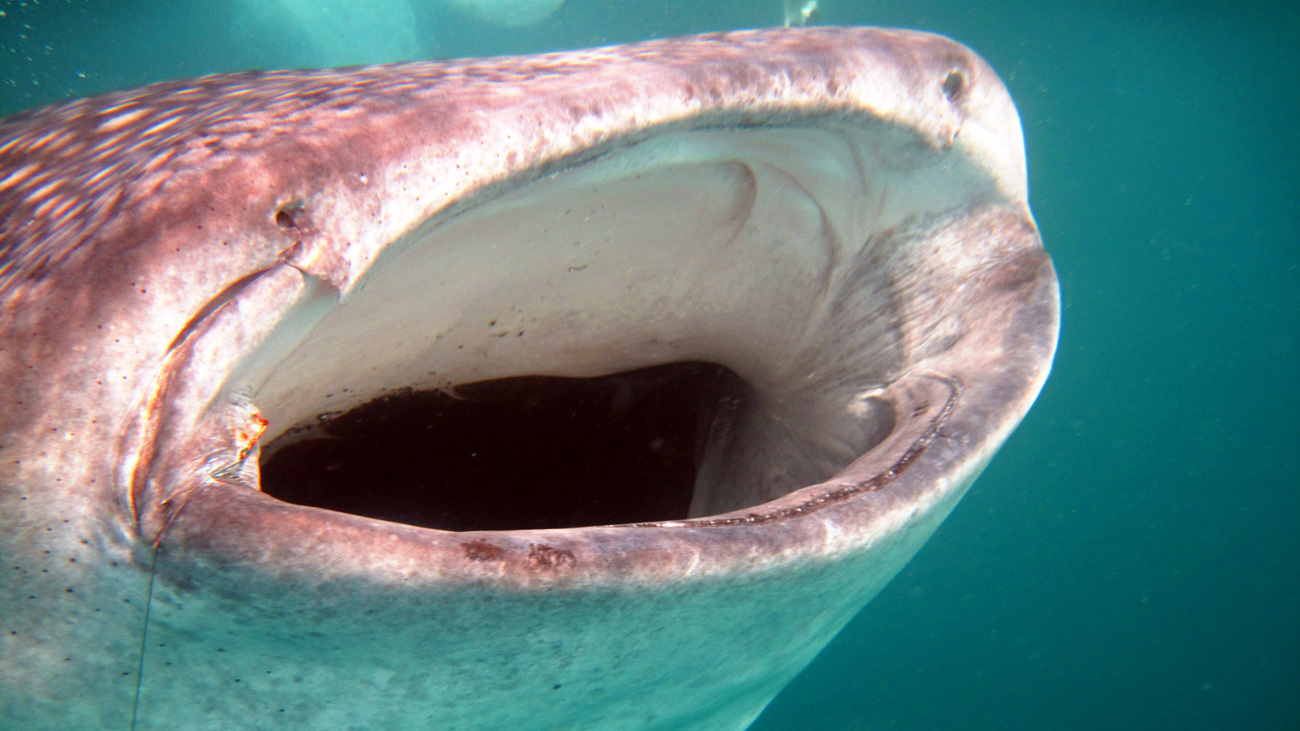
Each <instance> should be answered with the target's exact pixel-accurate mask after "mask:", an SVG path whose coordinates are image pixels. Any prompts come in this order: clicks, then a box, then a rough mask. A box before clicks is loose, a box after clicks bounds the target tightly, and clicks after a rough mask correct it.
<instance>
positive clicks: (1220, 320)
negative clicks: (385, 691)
mask: <svg viewBox="0 0 1300 731" xmlns="http://www.w3.org/2000/svg"><path fill="white" fill-rule="evenodd" d="M234 7H235V5H234V3H233V2H232V3H218V2H213V1H211V0H208V1H206V2H176V3H162V2H144V1H143V0H141V1H137V2H118V3H111V4H110V3H89V2H79V1H78V2H63V1H62V0H60V1H59V2H44V3H39V4H38V3H35V2H31V1H29V2H26V3H20V2H0V10H3V11H4V13H5V15H4V16H3V17H0V113H9V112H13V111H17V110H18V109H21V108H25V107H27V106H30V105H33V104H37V103H42V102H46V101H52V100H55V99H59V98H64V97H66V96H81V95H85V94H89V93H93V92H96V91H102V90H106V89H111V88H119V87H123V86H129V85H134V84H139V83H144V82H147V81H152V80H157V79H160V78H171V77H176V76H187V75H194V74H201V73H209V72H214V71H220V70H231V69H238V68H248V67H275V66H295V65H302V63H304V62H303V61H301V60H300V59H303V58H306V57H310V56H313V54H315V55H317V56H318V55H319V54H322V53H326V54H328V53H331V49H321V48H320V47H319V46H317V47H311V48H309V47H308V46H309V44H308V41H307V40H306V39H305V36H304V35H303V33H302V32H301V31H299V30H297V29H296V28H295V27H294V26H293V25H292V24H290V23H288V22H287V21H286V22H272V23H263V24H257V23H250V22H249V19H248V18H247V17H241V15H240V13H241V12H242V11H239V10H232V8H234ZM1288 8H1289V6H1288V5H1286V4H1279V5H1277V6H1266V5H1260V4H1253V5H1251V4H1246V3H1214V2H1200V3H1187V2H1184V3H1178V2H1166V3H1154V2H1149V3H1131V2H1130V3H1121V2H1073V3H1049V2H973V3H972V2H967V3H953V2H915V1H913V2H901V1H900V2H857V3H852V2H847V1H845V0H840V1H839V2H836V1H835V0H824V2H822V3H821V16H820V20H821V21H822V22H825V23H832V24H879V25H898V26H905V27H913V28H921V29H926V30H932V31H937V32H941V33H944V34H947V35H951V36H953V37H955V38H957V39H959V40H961V41H963V42H965V43H967V44H969V45H971V46H972V47H973V48H975V49H976V50H977V51H979V52H980V53H981V54H982V55H984V57H985V58H987V59H988V60H989V61H990V63H992V64H993V66H994V67H995V68H997V69H998V70H999V71H1000V72H1001V73H1002V75H1003V77H1004V79H1005V80H1006V82H1007V84H1008V86H1009V88H1010V89H1011V92H1012V94H1013V96H1014V97H1015V99H1016V101H1017V104H1018V106H1019V109H1020V112H1021V116H1022V119H1023V122H1024V127H1025V135H1026V143H1027V147H1028V155H1029V166H1030V186H1031V196H1032V202H1033V206H1034V211H1035V214H1036V216H1037V219H1038V222H1039V225H1040V227H1041V229H1042V232H1043V238H1044V241H1045V243H1046V246H1047V248H1048V249H1049V251H1050V252H1051V254H1052V256H1053V258H1054V260H1055V262H1056V266H1057V269H1058V272H1059V274H1060V277H1061V282H1062V288H1063V294H1064V305H1065V308H1064V312H1063V317H1064V323H1063V330H1062V336H1061V346H1060V350H1059V353H1058V356H1057V361H1056V366H1055V370H1054V374H1053V376H1052V379H1051V380H1050V381H1049V382H1048V384H1047V387H1046V389H1045V390H1044V391H1043V394H1042V396H1041V398H1040V399H1039V401H1038V404H1037V405H1036V406H1035V408H1034V410H1033V411H1032V412H1031V413H1030V415H1029V417H1028V418H1027V419H1026V421H1025V423H1024V424H1023V425H1022V426H1021V428H1020V430H1019V431H1018V432H1017V433H1016V434H1015V435H1014V436H1013V437H1012V439H1011V441H1010V442H1009V443H1008V444H1007V446H1006V447H1005V448H1004V449H1003V452H1002V454H1001V455H999V457H998V458H997V459H996V460H995V461H994V463H993V464H992V466H991V467H990V468H989V469H988V471H987V472H986V473H985V475H984V477H982V478H981V480H980V481H979V482H978V483H977V484H976V486H975V488H974V489H973V490H972V491H971V493H970V494H969V495H968V496H967V497H966V498H965V500H964V501H963V502H962V504H961V505H960V506H959V507H958V508H957V510H956V511H955V512H954V513H953V515H952V516H951V517H950V518H949V520H948V521H947V522H946V523H945V524H944V526H943V527H942V529H941V530H940V531H939V533H938V534H937V535H936V536H935V537H934V539H932V540H931V542H930V543H929V544H928V545H927V546H926V548H925V549H924V550H922V552H921V553H920V555H918V557H917V558H916V559H915V560H914V561H913V562H912V564H911V565H909V566H908V568H907V569H905V570H904V571H903V573H902V574H900V575H899V577H898V578H897V579H895V581H894V582H893V584H891V585H890V586H889V587H888V588H887V589H886V590H885V591H884V592H883V593H882V594H881V596H880V597H878V598H877V599H876V600H875V601H874V602H873V603H872V604H870V605H869V606H868V607H867V608H866V609H865V610H864V611H863V612H862V614H861V615H860V616H859V617H858V618H857V619H856V620H854V622H853V623H851V624H850V625H849V627H848V628H847V629H846V630H845V631H844V632H843V633H842V634H841V635H840V637H838V638H837V639H836V640H835V641H834V642H833V643H832V644H831V645H830V647H829V648H828V649H827V650H826V651H825V652H824V653H823V655H822V656H821V657H820V658H819V659H818V660H817V661H816V662H814V664H813V665H812V666H810V667H809V668H808V670H807V671H805V672H804V673H803V675H802V676H800V677H799V678H798V679H797V680H796V681H795V682H794V683H793V684H792V685H791V686H790V687H789V688H787V689H786V691H785V692H784V693H783V694H782V695H781V696H779V697H778V698H777V700H776V701H775V702H774V703H773V704H772V706H771V707H770V708H769V709H768V711H767V712H766V713H765V714H764V716H763V717H762V718H761V719H760V720H759V722H758V723H757V724H756V726H755V728H756V729H760V730H761V731H785V730H791V731H792V730H794V729H832V730H839V729H844V730H848V729H931V728H1016V729H1038V728H1060V729H1070V728H1079V729H1085V728H1086V729H1093V728H1178V729H1196V728H1205V729H1223V728H1259V729H1271V728H1277V729H1281V728H1296V727H1297V726H1300V529H1298V528H1297V523H1300V521H1298V520H1297V518H1298V517H1300V464H1298V463H1300V427H1298V426H1297V419H1296V416H1295V415H1296V413H1297V411H1298V410H1300V386H1298V385H1297V384H1298V383H1300V366H1297V358H1298V357H1300V203H1297V191H1298V190H1300V141H1298V137H1297V134H1296V133H1297V129H1298V128H1300V127H1298V125H1297V122H1296V120H1297V119H1298V118H1300V91H1298V90H1300V64H1297V50H1296V49H1297V48H1300V23H1298V22H1297V20H1296V19H1295V18H1296V16H1297V14H1296V13H1295V12H1294V10H1289V9H1288ZM110 9H111V12H110ZM245 15H246V14H245ZM780 18H781V6H780V3H779V2H772V1H770V0H765V1H764V2H750V1H746V2H734V3H726V4H724V3H716V2H696V3H693V4H690V3H683V2H648V1H645V0H636V1H635V2H629V1H627V0H621V1H619V2H594V1H593V2H584V1H583V0H570V2H569V3H568V4H567V5H566V6H565V7H564V8H563V9H562V10H561V11H560V12H559V13H557V14H556V15H554V16H552V17H551V18H549V19H547V20H546V21H543V22H541V23H539V24H536V25H532V26H526V27H521V28H517V29H509V30H502V29H500V28H495V27H492V26H488V25H485V24H478V23H474V22H471V21H468V20H466V19H465V18H464V17H462V16H457V15H455V14H454V13H450V12H448V11H443V10H435V9H423V10H420V11H419V12H416V13H415V18H414V20H415V27H416V31H417V32H416V33H415V34H414V36H415V37H416V39H417V40H416V43H417V44H418V47H419V49H420V53H421V54H423V55H427V56H430V57H434V56H461V55H485V54H496V53H507V52H530V51H539V50H551V49H556V48H572V47H581V46H587V45H593V44H601V43H613V42H619V41H628V40H636V39H641V38H647V37H657V36H665V35H674V34H682V33H689V32H697V31H704V30H718V29H727V28H737V27H754V26H760V25H771V24H775V23H778V22H779V21H780ZM344 50H345V51H346V50H352V51H355V49H344ZM334 51H335V52H337V51H338V49H334ZM370 60H384V59H372V58H356V59H355V61H357V62H361V61H370ZM340 62H341V63H342V62H347V61H340Z"/></svg>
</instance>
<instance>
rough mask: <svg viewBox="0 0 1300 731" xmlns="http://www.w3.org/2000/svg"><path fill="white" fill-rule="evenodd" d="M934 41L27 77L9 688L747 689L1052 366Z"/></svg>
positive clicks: (453, 697) (1034, 285)
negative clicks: (48, 79)
mask: <svg viewBox="0 0 1300 731" xmlns="http://www.w3.org/2000/svg"><path fill="white" fill-rule="evenodd" d="M1058 320H1059V296H1058V284H1057V279H1056V276H1055V274H1054V270H1053V267H1052V263H1051V261H1050V259H1049V257H1048V255H1047V254H1046V253H1045V251H1044V249H1043V246H1042V242H1041V237H1040V235H1039V233H1038V230H1037V228H1036V226H1035V224H1034V221H1033V217H1032V214H1031V212H1030V208H1029V204H1028V194H1027V178H1026V166H1025V156H1024V147H1023V141H1022V133H1021V129H1020V123H1019V118H1018V116H1017V113H1016V110H1015V107H1014V105H1013V103H1012V101H1011V98H1010V96H1009V95H1008V93H1007V91H1006V89H1005V87H1004V86H1003V84H1002V83H1001V81H1000V80H999V79H998V77H997V75H996V74H995V72H994V71H993V70H992V69H991V68H990V67H989V66H988V65H987V64H986V63H985V62H984V61H983V60H981V59H980V58H979V57H978V56H977V55H975V54H974V53H973V52H972V51H970V50H968V49H967V48H965V47H964V46H962V45H960V44H958V43H956V42H954V41H951V40H949V39H947V38H944V37H940V36H936V35H930V34H925V33H919V32H912V31H900V30H886V29H873V28H825V27H821V28H811V27H808V28H789V29H770V30H758V31H744V32H730V33H718V34H711V35H702V36H695V37H687V38H678V39H669V40H655V41H648V42H643V43H637V44H632V45H622V46H614V47H608V48H601V49H594V50H585V51H574V52H563V53H556V54H548V55H537V56H528V57H510V58H493V59H483V60H462V61H446V62H416V63H403V64H394V65H387V66H372V67H361V68H350V69H340V70H319V71H311V70H306V71H284V72H261V71H250V72H242V73H231V74H222V75H216V76H209V77H204V78H198V79H191V80H184V81H172V82H164V83H159V84H154V85H152V86H147V87H143V88H139V89H134V90H128V91H121V92H116V93H109V94H106V95H103V96H97V97H93V98H89V99H82V100H75V101H70V102H64V103H60V104H56V105H53V106H48V107H44V108H40V109H35V110H31V111H27V112H23V113H20V114H18V115H16V116H12V117H10V118H8V119H5V120H3V121H0V374H2V375H0V383H3V384H4V393H3V399H4V401H3V407H0V528H2V529H0V556H2V557H3V560H4V563H3V570H4V572H5V574H6V580H5V582H4V585H3V586H4V588H3V591H0V630H3V631H0V660H2V661H0V718H3V719H5V724H4V725H6V726H11V727H15V728H32V729H44V728H49V729H54V728H58V729H66V728H101V729H111V728H120V729H127V728H134V729H177V728H228V729H268V728H319V729H331V728H339V729H342V728H352V729H399V728H400V729H415V728H427V729H584V730H587V731H591V730H598V729H621V730H626V729H698V730H706V729H707V730H714V729H743V728H746V727H747V726H748V725H749V724H751V723H752V721H753V720H754V719H755V718H756V717H757V716H758V714H759V713H761V711H762V710H763V708H764V706H765V705H766V704H767V703H768V702H769V701H770V700H771V699H772V698H773V697H774V696H775V695H776V694H777V693H778V692H779V691H780V690H781V688H782V687H783V686H785V685H786V684H787V682H788V681H790V680H791V679H792V678H793V677H794V676H795V675H796V674H797V673H798V672H799V671H800V670H801V669H802V668H803V667H805V666H806V665H807V664H808V663H809V662H810V661H811V660H812V658H813V657H815V656H816V655H817V653H818V652H819V651H820V650H821V648H822V647H824V646H825V645H826V643H827V642H828V641H830V639H831V638H832V637H833V636H834V635H835V634H836V633H837V632H838V631H839V630H840V629H841V628H842V627H843V626H844V625H845V623H846V622H847V621H848V620H849V619H850V618H852V617H853V615H854V614H855V613H856V612H858V611H859V610H860V609H861V608H862V607H863V606H864V605H865V603H866V602H867V601H869V600H870V599H871V598H872V597H873V596H874V595H875V594H876V593H877V592H879V591H880V589H881V588H882V587H883V586H884V585H885V584H886V583H887V582H888V581H889V580H890V579H891V577H893V576H894V575H895V574H896V573H897V572H898V571H899V570H900V569H901V567H902V566H904V565H905V564H906V563H907V561H908V560H909V559H910V558H911V557H912V556H913V555H914V554H915V553H916V551H917V550H918V549H919V548H920V547H921V546H922V544H923V543H924V542H925V541H926V539H927V538H928V537H929V536H930V535H931V534H932V533H933V532H934V531H935V529H936V528H937V527H938V525H939V524H940V522H941V521H942V520H943V519H944V518H945V516H946V515H947V514H948V513H949V512H950V511H951V510H952V509H953V507H954V505H955V504H956V502H957V501H958V500H959V499H960V498H961V496H962V495H963V493H964V492H965V491H966V490H967V489H968V487H969V486H970V485H971V483H972V481H973V480H974V479H975V478H976V477H977V475H978V474H979V473H980V471H981V470H982V469H983V468H984V466H985V465H986V464H987V463H988V462H989V460H990V459H991V458H992V457H993V455H994V453H995V452H996V451H997V450H998V449H999V447H1000V446H1001V445H1002V444H1003V442H1004V441H1005V440H1006V439H1007V438H1008V436H1009V435H1010V434H1011V432H1012V431H1013V430H1014V429H1015V427H1016V426H1017V424H1018V423H1019V422H1020V420H1021V419H1022V418H1023V416H1024V415H1025V414H1026V412H1027V411H1028V409H1029V408H1030V405H1031V403H1032V402H1033V400H1034V399H1035V397H1036V395H1037V394H1038V392H1039V390H1040V389H1041V387H1042V385H1043V383H1044V381H1045V380H1046V378H1047V375H1048V371H1049V368H1050V365H1051V361H1052V357H1053V353H1054V350H1055V347H1056V340H1057V330H1058Z"/></svg>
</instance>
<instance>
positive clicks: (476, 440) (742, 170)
mask: <svg viewBox="0 0 1300 731" xmlns="http://www.w3.org/2000/svg"><path fill="white" fill-rule="evenodd" d="M889 134H890V132H889V131H888V130H874V129H866V130H837V129H834V128H832V129H815V128H799V127H794V128H792V129H779V130H746V129H739V130H704V131H695V132H691V133H668V134H664V135H661V136H658V137H655V138H653V139H651V140H648V141H643V142H640V143H639V144H636V145H634V146H632V147H630V148H628V149H623V150H618V151H614V152H610V153H607V154H605V155H603V156H601V157H600V158H599V159H597V160H595V161H591V162H585V163H582V164H578V165H574V166H572V167H567V168H564V169H562V170H560V171H558V172H555V173H552V174H550V175H548V176H546V177H545V178H544V179H541V180H536V181H532V182H529V183H527V184H524V185H521V186H519V187H518V188H516V189H514V190H511V191H509V192H507V193H505V194H502V195H498V196H496V197H494V198H492V199H491V200H488V201H485V202H482V203H479V204H477V205H473V206H470V207H468V208H467V209H465V210H463V211H461V212H459V213H456V214H454V215H451V216H447V217H441V218H437V219H435V220H433V221H431V222H430V223H427V224H425V225H423V226H422V227H421V228H419V229H418V230H417V231H415V232H413V233H411V234H408V235H407V236H406V238H405V239H404V240H403V241H401V242H398V243H397V244H395V245H394V246H393V247H392V248H391V249H390V250H389V251H388V252H385V254H384V255H383V256H381V257H380V258H379V259H378V260H377V261H376V262H375V263H374V264H373V265H372V267H371V270H370V272H369V273H368V274H367V276H366V277H365V278H364V279H363V280H362V282H361V283H360V284H359V285H358V287H357V288H356V289H355V290H354V291H353V292H351V293H349V294H348V295H347V296H346V297H345V298H344V299H343V300H342V301H341V302H331V303H329V304H327V305H324V306H321V307H319V308H317V309H316V310H315V314H314V316H313V317H312V321H311V324H310V326H309V328H310V329H309V331H308V332H307V334H306V335H300V333H301V332H302V331H303V329H304V326H303V325H302V323H301V321H298V322H295V325H294V330H293V333H294V335H295V336H296V337H298V338H299V339H300V340H299V341H298V342H295V343H294V344H293V345H292V346H291V348H289V352H288V353H287V355H286V354H285V353H284V351H285V350H286V348H285V346H283V345H282V344H280V343H278V342H277V340H276V338H275V337H272V338H270V339H269V340H268V344H267V345H264V346H262V347H261V348H260V349H259V350H258V351H255V352H254V353H253V354H251V355H249V356H246V358H245V364H244V370H245V371H252V372H255V373H258V374H264V373H266V372H267V371H268V370H269V371H270V373H269V376H264V377H265V378H266V380H265V383H263V384H247V385H245V384H242V383H239V382H238V380H236V382H235V384H234V387H233V388H231V387H229V386H228V387H227V388H226V389H225V390H226V392H227V393H232V392H233V393H238V394H242V395H245V396H247V398H248V399H249V400H250V401H251V403H253V404H254V405H255V406H256V407H257V408H258V409H260V412H261V414H262V415H263V416H264V417H265V418H266V419H268V421H269V423H270V428H269V430H268V432H267V433H266V434H265V435H264V436H263V437H262V439H263V440H264V441H265V443H266V448H265V449H264V451H263V456H262V475H261V480H262V489H263V491H264V492H266V493H268V494H271V495H274V496H277V497H280V498H282V499H285V500H288V501H290V502H295V503H299V504H303V505H315V506H319V507H329V508H332V509H338V510H344V511H346V512H350V513H355V514H359V515H367V516H371V517H378V518H384V519H387V520H393V521H397V522H404V523H410V524H413V525H422V526H427V527H437V528H445V529H451V530H471V529H473V530H492V529H509V528H524V527H529V528H542V527H575V526H581V525H598V524H613V523H631V522H647V521H662V520H679V519H683V518H686V517H688V515H689V516H691V517H701V516H706V515H711V514H715V513H721V512H728V511H734V510H739V509H742V508H750V507H754V506H756V505H758V504H760V503H763V502H767V501H768V500H771V499H774V498H777V497H780V496H782V495H785V494H788V493H790V492H792V491H794V490H797V489H799V488H802V487H806V486H808V485H813V484H817V483H820V482H822V481H824V480H826V479H827V478H829V477H831V476H832V475H834V474H835V473H837V472H838V471H840V470H842V469H843V468H845V467H847V466H848V464H849V463H850V462H852V461H853V460H854V459H856V458H857V457H859V456H860V455H862V454H863V453H865V452H867V451H868V450H869V449H870V448H871V447H873V446H876V445H877V444H878V443H879V442H880V441H881V440H882V439H883V438H884V437H885V436H886V435H887V434H888V433H889V432H890V431H891V430H892V429H893V427H894V426H895V414H894V412H893V407H892V406H891V405H890V403H889V402H888V401H887V400H884V399H881V398H878V397H877V396H878V394H879V392H880V391H881V389H882V387H884V386H885V385H887V384H889V383H892V382H894V381H896V380H898V378H899V377H900V376H902V375H904V374H905V373H906V372H907V370H908V369H909V368H911V367H912V363H909V362H908V358H909V357H913V358H915V357H916V356H915V355H910V354H909V353H907V352H905V351H904V347H905V343H904V335H903V333H901V332H900V327H901V326H902V323H901V321H900V308H901V307H902V303H901V302H900V298H902V297H904V296H906V294H907V293H906V292H900V291H896V289H895V285H894V284H893V282H894V281H895V280H898V279H900V278H906V277H907V273H906V271H905V270H904V269H903V268H905V267H908V266H912V265H913V264H912V263H911V262H909V261H908V259H909V256H911V254H910V253H909V252H907V251H900V250H899V248H900V247H902V246H905V244H906V243H907V242H908V241H909V239H908V238H907V237H900V236H892V235H886V236H881V235H880V234H879V233H878V232H880V231H883V230H889V229H892V228H893V227H894V226H896V225H898V224H899V223H902V222H905V221H908V220H909V219H912V218H915V217H917V216H920V215H927V216H928V215H930V212H931V211H943V210H945V209H949V208H953V207H961V206H963V204H964V201H962V200H954V197H953V195H952V188H953V186H952V184H951V183H948V184H944V183H943V182H942V181H940V180H936V179H935V178H936V175H935V174H933V173H927V172H926V171H925V170H922V171H919V172H918V171H909V174H908V175H900V174H898V173H896V172H893V171H890V170H889V169H887V168H884V167H882V165H881V163H880V161H879V159H878V158H879V157H880V153H879V150H880V148H881V147H882V146H883V145H882V143H881V140H880V139H879V138H880V137H882V136H887V135H889ZM978 193H980V191H978V190H976V191H974V194H978ZM974 194H972V195H974ZM972 203H973V202H972ZM882 207H883V208H884V210H881V209H882ZM309 214H310V211H309V210H305V209H299V210H297V211H295V216H296V220H297V221H298V224H297V225H300V226H305V225H307V224H306V223H305V219H306V217H307V216H308V215H309ZM934 326H937V324H932V323H923V324H922V327H925V328H930V327H934ZM263 352H270V353H272V358H273V359H274V360H275V361H277V362H276V363H275V364H274V366H271V365H269V364H268V365H266V366H258V365H253V363H254V362H255V361H257V359H258V358H260V357H261V354H262V353H263Z"/></svg>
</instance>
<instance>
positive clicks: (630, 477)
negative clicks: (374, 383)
mask: <svg viewBox="0 0 1300 731" xmlns="http://www.w3.org/2000/svg"><path fill="white" fill-rule="evenodd" d="M743 391H744V388H743V386H741V385H740V379H739V377H738V376H736V375H735V374H734V373H733V372H732V371H730V370H728V369H726V368H724V367H723V366H720V365H716V364H712V363H700V362H691V363H671V364H667V365H661V366H655V367H653V368H645V369H641V370H637V371H630V372H627V373H620V374H615V375H611V376H604V377H601V378H558V377H541V376H526V377H519V378H504V379H499V380H494V381H484V382H481V383H475V384H467V385H458V386H457V387H456V396H455V397H454V398H453V397H452V396H449V395H448V394H445V393H442V392H439V391H405V392H398V393H394V394H391V395H388V396H384V397H382V398H379V399H376V400H374V401H371V402H370V403H367V404H364V405H362V406H360V407H357V408H355V409H353V410H351V411H349V412H347V413H344V414H341V415H338V416H334V417H332V418H328V419H324V420H322V421H321V423H320V425H319V426H318V427H316V428H315V430H314V431H313V435H314V437H308V438H306V439H302V440H301V441H297V442H295V443H292V444H288V445H287V446H285V447H283V448H282V449H279V450H276V449H275V448H274V444H272V445H270V446H269V447H268V449H267V450H266V454H267V455H268V456H267V457H265V458H264V459H263V462H262V466H261V472H262V491H263V492H265V493H267V494H269V495H271V496H273V497H276V498H278V499H280V500H284V501H286V502H291V503H296V504H299V505H310V506H314V507H318V508H325V509H328V510H335V511H338V512H343V513H351V514H354V515H363V516H367V517H371V518H379V519H381V520H390V521H393V522H397V523H406V524H408V525H416V526H422V527H426V528H438V529H442V530H454V531H471V530H520V529H532V528H571V527H578V526H589V525H611V524H618V523H640V522H646V521H663V520H681V519H683V518H685V517H686V514H687V511H688V510H689V508H690V504H691V497H692V494H693V491H694V486H695V470H696V463H697V454H696V451H697V448H698V445H699V443H700V442H701V441H703V439H704V438H706V437H707V435H708V433H709V432H708V430H709V427H710V425H711V423H712V419H713V417H714V415H715V414H717V413H719V411H718V410H719V408H720V406H719V403H720V402H721V401H722V399H723V397H724V396H732V395H734V394H736V393H740V392H743ZM291 431H292V430H291ZM299 436H301V435H299ZM464 545H465V546H466V549H465V550H466V557H467V558H470V559H475V560H493V559H492V558H489V557H488V547H487V546H486V544H483V545H481V546H480V545H476V544H473V543H468V544H464ZM471 553H472V554H473V555H471ZM539 560H542V559H539ZM548 560H549V559H548Z"/></svg>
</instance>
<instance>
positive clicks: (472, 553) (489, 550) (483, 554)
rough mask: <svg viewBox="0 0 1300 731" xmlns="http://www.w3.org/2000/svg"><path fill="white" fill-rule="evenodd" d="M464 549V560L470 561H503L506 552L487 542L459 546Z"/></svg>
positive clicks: (469, 542) (471, 542)
mask: <svg viewBox="0 0 1300 731" xmlns="http://www.w3.org/2000/svg"><path fill="white" fill-rule="evenodd" d="M460 547H461V548H463V549H465V558H467V559H469V560H471V561H503V560H505V557H506V552H505V551H503V550H501V549H500V548H499V547H497V546H494V545H492V544H491V543H488V542H487V541H466V542H465V543H462V544H460Z"/></svg>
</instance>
